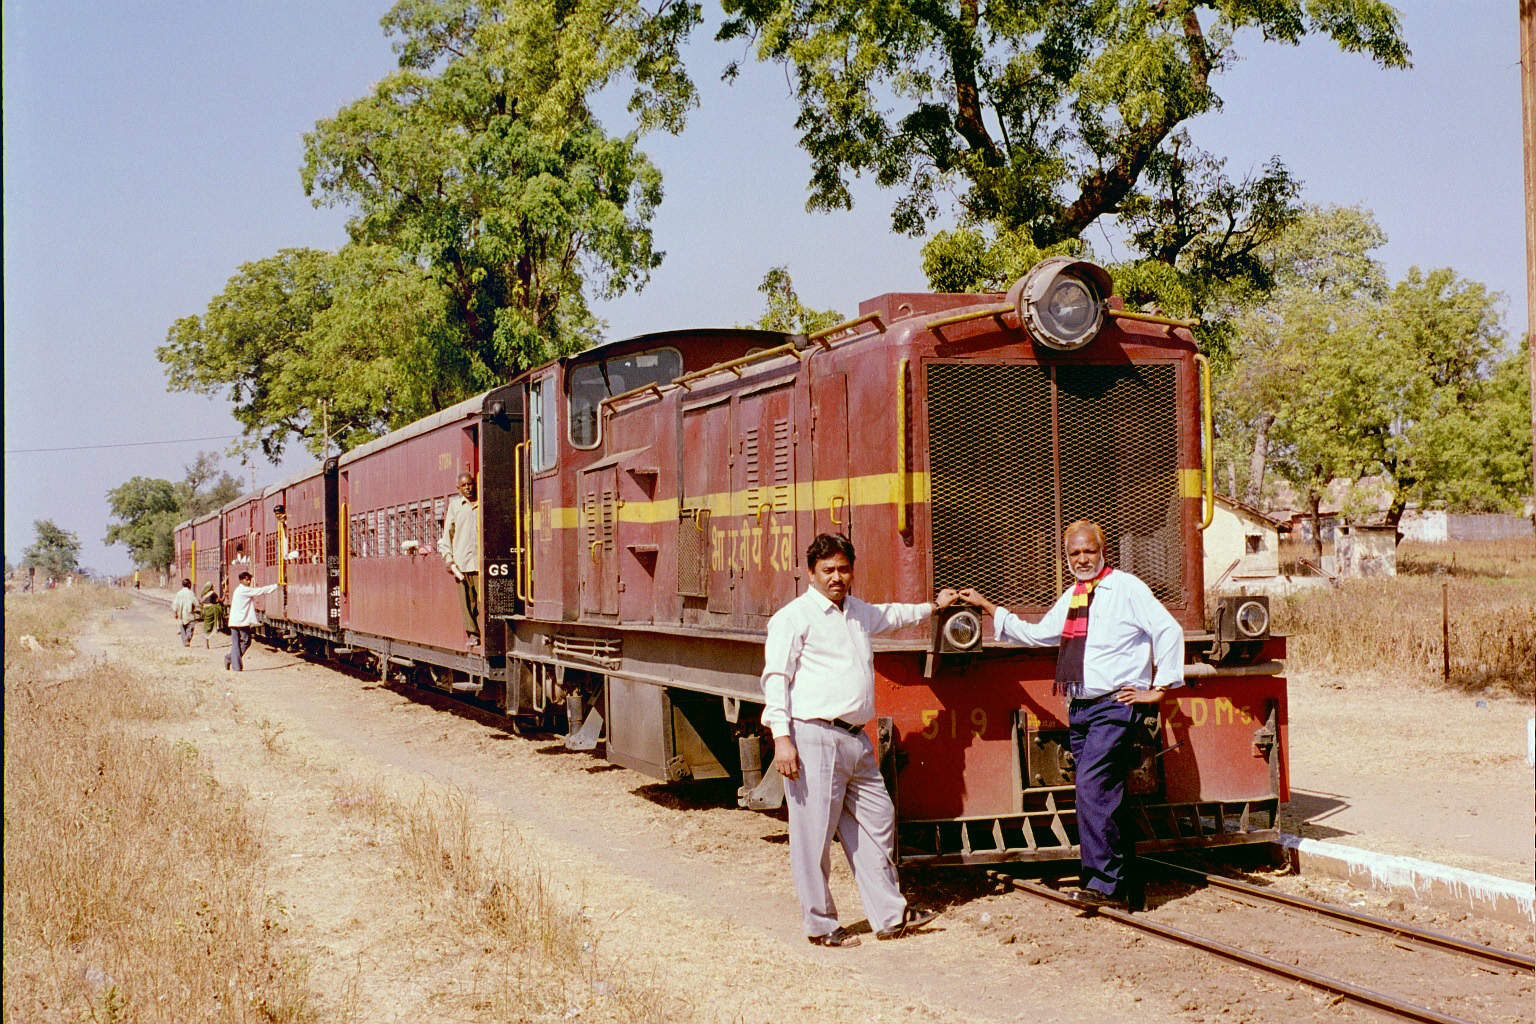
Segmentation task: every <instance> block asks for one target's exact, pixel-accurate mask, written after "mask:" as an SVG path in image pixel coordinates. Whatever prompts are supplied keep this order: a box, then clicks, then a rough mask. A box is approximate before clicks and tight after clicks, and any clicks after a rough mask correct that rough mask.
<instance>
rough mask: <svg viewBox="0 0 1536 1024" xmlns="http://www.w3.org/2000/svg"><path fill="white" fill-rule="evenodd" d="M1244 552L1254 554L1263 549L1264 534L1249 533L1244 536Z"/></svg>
mask: <svg viewBox="0 0 1536 1024" xmlns="http://www.w3.org/2000/svg"><path fill="white" fill-rule="evenodd" d="M1243 547H1244V554H1249V555H1256V554H1258V553H1259V552H1260V551H1263V550H1264V535H1263V534H1262V533H1250V534H1248V535H1247V536H1246V537H1245V538H1244V545H1243Z"/></svg>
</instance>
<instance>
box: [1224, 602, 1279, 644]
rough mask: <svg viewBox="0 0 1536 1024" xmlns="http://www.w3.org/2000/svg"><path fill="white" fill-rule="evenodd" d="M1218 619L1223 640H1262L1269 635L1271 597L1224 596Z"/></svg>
mask: <svg viewBox="0 0 1536 1024" xmlns="http://www.w3.org/2000/svg"><path fill="white" fill-rule="evenodd" d="M1217 620H1218V623H1217V635H1218V636H1220V637H1221V639H1223V640H1262V639H1264V638H1265V637H1266V636H1268V635H1269V598H1267V597H1224V598H1222V599H1221V608H1220V610H1219V611H1218V612H1217Z"/></svg>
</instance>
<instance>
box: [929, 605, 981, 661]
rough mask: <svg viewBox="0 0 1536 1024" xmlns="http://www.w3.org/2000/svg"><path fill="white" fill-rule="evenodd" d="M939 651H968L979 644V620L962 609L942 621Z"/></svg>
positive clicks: (970, 611) (974, 614)
mask: <svg viewBox="0 0 1536 1024" xmlns="http://www.w3.org/2000/svg"><path fill="white" fill-rule="evenodd" d="M939 637H940V645H941V646H940V650H941V651H944V652H945V653H948V652H951V651H970V650H974V649H975V648H976V647H978V646H980V644H981V618H980V616H978V615H977V614H976V613H975V612H974V611H972V610H971V609H969V608H962V609H960V610H959V611H957V612H954V613H953V614H951V615H948V616H946V617H945V619H944V624H943V625H942V626H940V627H939Z"/></svg>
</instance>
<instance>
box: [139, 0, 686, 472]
mask: <svg viewBox="0 0 1536 1024" xmlns="http://www.w3.org/2000/svg"><path fill="white" fill-rule="evenodd" d="M653 8H654V9H648V8H647V7H645V6H643V5H642V4H641V3H639V2H638V0H527V2H523V0H518V2H513V0H400V2H398V3H396V5H395V6H394V7H393V8H391V10H390V11H389V12H388V13H387V14H386V15H385V16H384V18H383V21H382V24H383V27H384V30H385V32H386V33H387V34H389V35H391V36H393V37H394V38H395V50H396V53H397V54H398V57H399V69H398V70H397V71H395V72H394V73H392V74H390V75H388V76H387V77H386V78H385V79H384V80H383V81H382V82H380V83H379V84H378V85H377V86H376V87H375V88H374V90H373V92H372V93H371V94H370V95H368V96H366V97H364V98H362V99H360V100H358V101H356V102H355V103H352V104H350V105H348V106H347V107H345V108H343V109H342V110H341V111H339V112H338V113H337V114H336V116H334V117H331V118H327V119H324V120H322V121H320V122H318V123H317V124H316V125H315V128H314V130H313V131H312V132H310V133H309V134H308V135H306V136H305V159H304V165H303V167H302V170H301V175H302V181H303V185H304V189H305V191H306V193H307V194H308V195H310V196H311V197H312V198H313V200H314V202H315V204H316V205H336V206H345V207H348V208H350V209H351V210H352V211H353V216H352V218H351V220H350V221H349V222H348V230H349V233H350V235H351V242H350V243H349V244H348V245H346V246H344V247H343V248H342V249H341V250H340V251H339V252H336V253H326V252H319V251H316V250H312V249H285V250H282V251H280V252H279V253H278V254H277V255H275V256H272V257H269V258H267V259H264V260H258V261H255V262H252V263H248V264H246V265H244V266H243V267H241V268H240V272H239V273H238V274H236V275H235V276H234V277H232V278H231V279H230V281H229V284H228V285H227V287H226V288H225V290H224V292H223V293H222V294H221V295H219V296H217V297H216V298H215V299H214V300H213V301H212V302H211V303H210V304H209V307H208V309H207V310H206V312H204V313H203V314H202V315H201V316H192V317H186V318H184V319H182V320H179V321H177V322H176V323H175V324H173V325H172V326H171V329H170V331H169V334H168V336H167V340H166V344H165V345H164V346H162V347H161V348H160V349H159V350H158V353H157V354H158V355H159V357H160V359H161V361H162V362H163V363H165V365H166V369H167V376H168V378H169V380H170V385H171V387H172V389H174V390H186V391H194V392H197V393H201V394H214V395H227V396H228V397H229V398H230V399H231V401H232V402H233V403H234V406H235V416H236V418H237V419H239V420H240V422H241V424H242V425H243V427H244V428H245V432H246V434H247V436H248V437H249V438H251V439H252V440H253V441H254V442H255V443H256V444H258V445H259V446H260V449H261V451H262V452H263V453H264V454H265V455H266V456H267V457H268V458H270V459H272V460H274V461H276V460H277V459H278V458H279V457H280V456H281V454H282V452H283V450H284V448H285V446H286V445H287V444H288V443H289V442H291V441H294V440H297V441H299V442H301V443H303V444H304V445H305V446H306V447H307V448H308V449H309V450H310V451H311V452H312V453H313V454H316V455H320V454H322V453H324V452H325V451H326V450H327V449H328V446H329V445H330V444H332V443H335V444H336V445H337V446H339V447H340V448H341V449H343V450H345V449H347V448H350V447H353V446H355V445H357V444H360V443H362V442H364V441H366V440H368V439H370V438H372V437H375V436H377V435H378V434H380V433H382V432H385V431H387V430H389V429H392V428H394V427H397V426H401V425H403V424H405V423H408V422H410V421H412V420H415V419H418V418H420V417H421V416H423V415H425V414H427V413H429V412H432V411H434V410H436V409H439V408H442V407H444V406H446V405H449V404H451V403H453V402H455V401H458V400H460V399H462V398H464V397H467V396H468V395H471V394H474V393H475V392H476V391H479V390H482V389H484V388H487V387H490V386H492V385H494V384H496V383H499V382H500V381H502V380H505V379H506V378H507V377H508V376H509V375H510V374H512V373H515V372H516V371H517V370H519V369H522V368H523V367H525V366H527V365H530V364H533V363H537V362H540V361H543V360H545V359H547V358H549V357H551V356H553V355H557V354H561V353H566V352H570V351H575V350H577V349H580V348H582V347H584V346H586V345H588V344H590V343H591V342H592V341H594V340H595V339H596V338H597V336H598V331H599V329H600V327H601V324H600V322H599V321H598V320H597V318H596V317H595V316H593V314H592V313H591V311H590V309H589V307H588V304H587V299H588V294H589V293H591V294H596V295H600V296H603V297H611V296H614V295H618V294H621V293H623V292H624V291H626V290H628V289H630V288H635V289H638V288H640V287H642V286H643V285H644V284H645V283H646V281H647V280H648V279H649V275H650V273H651V271H652V270H653V269H655V267H656V266H657V265H658V264H659V262H660V260H661V258H662V253H661V252H660V251H659V250H657V249H656V248H655V247H654V246H653V244H652V237H651V230H650V222H651V219H652V216H653V215H654V212H655V209H656V206H657V204H658V203H660V201H661V197H662V191H661V178H660V174H659V173H658V172H657V170H656V168H655V167H654V166H653V165H652V164H651V163H650V161H649V160H648V159H647V158H646V156H645V155H644V154H643V153H642V152H641V151H640V149H639V147H638V140H639V137H640V133H641V132H642V131H649V130H652V129H657V128H659V129H664V130H668V131H674V132H675V131H678V130H680V129H681V127H682V125H683V121H684V115H685V114H686V112H687V110H688V108H689V107H690V106H692V105H693V104H694V103H695V94H694V90H693V86H692V83H691V82H690V81H689V80H688V78H687V76H686V74H685V73H684V72H683V68H682V65H681V62H680V59H679V54H678V46H679V44H680V42H681V41H682V39H683V38H685V37H686V35H687V33H688V32H689V30H690V29H691V28H692V27H693V25H694V24H696V23H697V21H698V19H699V8H698V4H697V3H691V2H687V0H682V2H678V0H657V2H656V3H655V4H654V5H653ZM621 80H624V81H627V82H628V84H629V86H631V87H632V91H631V93H630V99H631V102H630V110H631V112H632V114H633V117H634V123H635V126H636V127H635V130H634V131H631V132H629V133H628V134H624V135H620V136H612V135H609V134H608V133H606V132H605V131H604V130H603V128H602V126H601V125H600V124H599V123H598V121H597V119H596V117H595V116H594V114H593V112H592V111H591V109H590V107H589V100H590V98H591V97H592V96H593V95H594V94H595V93H597V92H598V91H600V90H603V89H605V88H609V87H617V86H618V85H619V84H621Z"/></svg>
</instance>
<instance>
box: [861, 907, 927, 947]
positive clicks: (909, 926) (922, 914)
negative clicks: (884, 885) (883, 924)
mask: <svg viewBox="0 0 1536 1024" xmlns="http://www.w3.org/2000/svg"><path fill="white" fill-rule="evenodd" d="M942 913H943V911H942V910H913V909H912V908H911V907H908V908H907V909H906V910H905V911H904V912H903V913H902V915H901V923H900V924H898V925H897V926H896V927H894V928H887V929H886V930H885V931H883V932H875V938H877V939H880V940H882V941H889V940H891V939H899V938H901V937H902V936H903V935H908V934H910V933H912V932H915V931H917V930H918V929H919V928H926V927H927V926H928V925H930V924H932V923H933V921H934V919H935V918H937V917H938V916H939V915H940V914H942Z"/></svg>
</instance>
